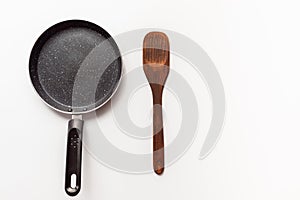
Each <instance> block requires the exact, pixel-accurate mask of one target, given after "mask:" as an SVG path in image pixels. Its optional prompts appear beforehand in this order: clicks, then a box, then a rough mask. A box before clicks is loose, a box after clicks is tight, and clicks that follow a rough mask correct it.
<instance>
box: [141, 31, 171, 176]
mask: <svg viewBox="0 0 300 200" xmlns="http://www.w3.org/2000/svg"><path fill="white" fill-rule="evenodd" d="M169 48H170V47H169V40H168V37H167V35H165V34H164V33H161V32H150V33H148V34H147V35H146V36H145V38H144V44H143V64H144V66H143V69H144V72H145V75H146V77H147V80H148V82H149V84H150V87H151V91H152V97H153V168H154V171H155V173H156V174H158V175H161V174H162V173H163V171H164V131H163V116H162V94H163V89H164V85H165V82H166V80H167V77H168V74H169V68H170V67H169V66H170V59H169V57H170V51H169Z"/></svg>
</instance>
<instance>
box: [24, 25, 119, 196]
mask: <svg viewBox="0 0 300 200" xmlns="http://www.w3.org/2000/svg"><path fill="white" fill-rule="evenodd" d="M121 72H122V60H121V56H120V51H119V49H118V46H117V44H116V43H115V41H114V40H113V39H112V37H111V36H110V35H109V33H107V32H106V31H105V30H104V29H102V28H101V27H99V26H98V25H96V24H93V23H91V22H87V21H82V20H68V21H64V22H60V23H58V24H55V25H54V26H52V27H50V28H49V29H47V30H46V31H45V32H44V33H43V34H42V35H41V36H40V37H39V38H38V40H37V41H36V43H35V44H34V46H33V49H32V51H31V55H30V60H29V73H30V79H31V82H32V84H33V86H34V88H35V90H36V92H37V93H38V95H39V96H40V97H41V99H42V100H43V101H44V102H45V103H46V104H47V105H48V106H50V107H51V108H53V109H54V110H56V111H58V112H61V113H65V114H70V115H72V119H71V120H70V121H69V123H68V139H67V156H66V174H65V191H66V193H67V194H68V195H70V196H75V195H77V194H78V193H79V191H80V187H81V158H82V136H83V133H82V131H83V120H82V114H84V113H88V112H91V111H94V110H96V109H98V108H99V107H101V106H102V105H103V104H105V103H106V102H107V101H108V100H109V99H110V98H111V97H112V95H113V94H114V92H115V91H116V89H117V87H118V85H119V82H120V79H121ZM74 180H75V183H74Z"/></svg>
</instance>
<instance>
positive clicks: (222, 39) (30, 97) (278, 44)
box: [0, 0, 300, 200]
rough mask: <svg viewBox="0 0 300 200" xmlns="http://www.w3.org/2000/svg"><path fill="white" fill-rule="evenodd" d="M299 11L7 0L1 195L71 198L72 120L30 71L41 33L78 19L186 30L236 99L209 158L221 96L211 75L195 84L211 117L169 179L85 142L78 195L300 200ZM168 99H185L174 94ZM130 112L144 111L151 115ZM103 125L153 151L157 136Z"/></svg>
mask: <svg viewBox="0 0 300 200" xmlns="http://www.w3.org/2000/svg"><path fill="white" fill-rule="evenodd" d="M299 9H300V5H299V1H296V0H295V1H292V0H285V1H283V0H282V1H279V0H251V1H250V0H248V1H246V0H210V1H204V0H198V1H196V0H194V1H190V0H185V1H174V0H172V1H171V0H166V1H163V0H152V1H134V0H127V1H114V0H111V1H75V0H73V1H58V0H51V1H32V0H26V1H19V2H17V1H3V2H2V3H1V6H0V20H1V21H0V22H1V36H0V55H1V56H0V58H1V65H0V69H1V73H0V89H1V90H0V91H1V104H0V108H1V120H0V121H1V139H0V158H1V164H0V174H1V176H0V199H3V200H11V199H26V200H27V199H28V200H29V199H30V200H41V199H43V200H53V199H55V200H62V199H70V197H68V196H67V195H66V194H65V192H64V189H63V188H64V169H65V147H66V145H65V144H66V126H67V121H68V118H67V117H66V116H63V115H60V114H58V113H56V112H54V111H52V110H50V109H49V108H48V107H46V106H45V105H44V104H43V103H42V101H41V100H40V99H39V97H38V95H36V94H35V93H34V89H33V88H32V86H31V83H30V79H29V75H28V59H29V55H30V51H31V48H32V46H33V44H34V42H35V40H36V39H37V37H38V36H39V35H40V34H41V33H42V32H43V31H44V30H45V29H47V28H48V27H49V26H51V25H53V24H55V23H57V22H60V21H63V20H67V19H84V20H88V21H92V22H94V23H96V24H99V25H100V26H102V27H103V28H105V29H106V30H107V31H108V32H109V33H110V34H111V35H117V34H121V33H122V32H125V31H130V30H133V29H137V28H149V27H153V28H164V29H169V30H173V31H177V32H179V33H182V34H184V35H186V36H188V37H189V38H191V39H192V40H194V41H195V42H197V43H198V44H199V45H201V46H202V47H203V48H204V50H205V51H206V52H207V53H208V55H209V56H210V57H211V58H212V60H213V61H214V63H215V65H216V66H217V69H218V71H219V73H220V75H221V78H222V80H223V84H224V87H225V93H226V98H227V105H226V106H227V113H226V122H225V126H224V130H223V133H222V137H221V139H220V140H219V143H218V144H217V146H216V148H215V149H214V151H213V152H212V153H211V154H210V155H209V156H208V157H207V158H206V159H204V160H198V155H199V152H200V149H201V145H202V143H203V141H204V138H205V133H206V131H207V129H208V126H209V117H210V110H209V109H207V107H209V97H208V94H207V91H206V90H205V87H204V86H203V85H204V84H203V81H202V80H201V79H200V78H199V79H198V80H194V83H193V85H192V86H193V88H194V89H195V90H196V94H197V95H198V97H199V99H200V101H199V110H200V112H201V114H200V121H201V122H202V123H200V126H199V133H198V136H197V138H196V139H195V141H194V143H193V144H192V146H191V148H190V149H189V150H188V151H187V152H186V153H185V155H184V156H183V157H182V158H181V159H180V160H179V161H178V162H176V163H175V164H174V165H172V166H170V167H168V168H167V169H166V170H165V174H164V175H163V176H162V177H158V176H156V175H154V174H144V175H132V174H124V173H120V172H117V171H115V170H112V169H110V168H107V167H105V166H103V165H101V164H100V163H98V162H97V161H96V160H95V159H93V158H92V156H91V155H90V154H89V153H87V151H86V150H84V152H83V156H84V157H83V177H82V179H83V180H82V190H81V192H80V194H79V195H78V196H77V197H75V198H74V199H86V200H87V199H88V200H96V199H97V200H98V199H103V200H115V199H132V200H138V199H143V200H150V199H178V200H179V199H189V200H196V199H205V200H220V199H226V200H227V199H228V200H229V199H230V200H253V199H261V200H263V199H273V200H277V199H278V200H281V199H289V200H294V199H295V200H296V199H300V156H299V154H300V145H299V143H300V126H299V121H300V117H299V116H300V115H299V113H300V103H299V102H300V79H299V75H300V70H299V68H300V59H299V55H300V52H299V51H300V48H299V46H300V28H299V19H300V12H299ZM133 57H134V56H133ZM137 58H138V57H137ZM131 62H133V63H134V62H137V63H138V62H141V61H137V60H135V61H133V60H132V58H131V57H130V56H129V57H127V58H124V64H125V67H126V69H125V71H126V70H127V71H128V70H130V69H131V68H130V66H131ZM176 63H177V65H176ZM179 63H180V62H179V61H178V62H176V61H175V60H174V66H173V67H174V68H176V67H177V68H178V69H180V67H181V66H179V65H178V64H179ZM175 65H176V66H175ZM181 70H183V71H182V73H184V71H185V69H181ZM178 71H180V70H178ZM186 72H187V71H186ZM186 74H187V75H186V76H187V77H186V78H187V79H189V77H188V76H189V74H188V73H186ZM191 76H192V75H191ZM197 84H198V85H200V87H196V85H197ZM199 88H200V89H199ZM143 95H144V96H145V97H146V96H147V95H148V97H149V94H147V90H145V91H144V92H143V91H141V93H139V95H137V96H136V97H135V98H133V101H135V102H136V103H135V104H136V105H137V106H140V105H139V103H138V102H141V101H139V99H147V98H145V97H143ZM201 95H202V96H201ZM134 99H135V100H134ZM165 99H166V102H172V99H174V97H173V96H172V94H170V93H168V92H166V93H165ZM201 99H202V100H201ZM149 102H150V100H149ZM131 107H133V108H134V106H132V105H131V106H130V108H131ZM174 107H176V104H174ZM149 109H150V108H149ZM175 110H176V109H175ZM177 110H179V109H177ZM135 111H136V112H135ZM130 112H131V115H132V116H133V120H134V118H138V117H136V116H138V115H141V114H142V112H138V111H137V109H132V110H131V111H130ZM170 112H171V111H170ZM170 112H169V113H170ZM176 112H177V111H176ZM176 112H175V111H174V112H173V115H175V116H176ZM174 113H175V114H174ZM178 113H179V111H178ZM147 114H148V115H149V113H148V111H147ZM148 115H147V116H148ZM173 115H170V114H168V112H167V113H166V142H167V143H169V142H170V141H171V139H172V138H173V137H174V134H176V131H175V129H176V127H175V128H174V126H172V125H171V123H172V117H173ZM98 116H99V119H98V121H99V123H101V122H104V121H105V120H109V119H110V117H111V115H110V112H109V111H107V112H105V113H103V115H101V112H99V115H98ZM149 116H151V115H149ZM148 118H151V117H148ZM148 118H147V119H145V120H146V121H147V120H148V122H149V120H150V119H148ZM136 121H137V122H136V123H144V122H145V121H143V120H140V121H138V120H137V119H136ZM101 124H104V125H103V126H105V130H107V131H108V132H106V134H107V135H108V137H110V140H111V141H112V143H113V144H114V145H116V146H118V147H119V148H122V149H124V150H126V151H133V152H135V153H139V151H141V152H148V151H150V150H151V140H148V141H146V142H145V141H143V144H144V145H139V146H136V148H133V147H134V145H132V144H133V143H130V142H128V141H127V140H128V138H126V136H124V135H123V136H120V137H119V140H118V137H115V136H116V135H115V136H113V134H112V135H111V136H109V135H110V132H109V130H112V129H114V128H115V125H114V124H110V125H107V123H101ZM105 124H106V125H105ZM87 125H88V122H87ZM112 132H113V131H112ZM168 132H169V133H170V132H172V134H173V135H172V134H167V133H168ZM85 134H88V132H86V133H85ZM138 142H139V141H137V142H135V143H138ZM129 144H131V145H129ZM137 145H138V144H137Z"/></svg>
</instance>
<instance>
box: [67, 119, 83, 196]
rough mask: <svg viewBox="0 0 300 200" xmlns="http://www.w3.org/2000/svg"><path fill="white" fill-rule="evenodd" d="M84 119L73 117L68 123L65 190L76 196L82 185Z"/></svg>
mask: <svg viewBox="0 0 300 200" xmlns="http://www.w3.org/2000/svg"><path fill="white" fill-rule="evenodd" d="M82 130H83V120H82V119H77V118H76V119H71V120H70V121H69V125H68V142H67V159H66V175H65V191H66V193H67V194H68V195H70V196H76V195H77V194H78V193H79V191H80V187H81V157H82Z"/></svg>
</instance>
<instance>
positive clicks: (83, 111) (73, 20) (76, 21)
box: [28, 19, 123, 115]
mask: <svg viewBox="0 0 300 200" xmlns="http://www.w3.org/2000/svg"><path fill="white" fill-rule="evenodd" d="M67 23H70V24H72V23H81V24H84V23H86V24H89V25H92V26H93V27H96V28H97V29H98V30H101V31H102V33H104V34H105V35H104V37H105V38H106V39H109V38H111V39H112V41H113V44H111V45H112V47H113V49H114V51H117V53H118V54H119V58H117V59H118V62H119V64H118V65H119V68H120V75H119V77H118V80H117V82H116V83H115V85H114V88H113V91H112V93H111V94H110V95H109V97H108V98H107V99H106V100H105V101H103V102H102V103H100V104H99V105H97V103H96V102H95V103H93V104H90V105H89V106H91V107H92V108H91V109H87V110H82V111H74V109H73V108H82V107H72V106H68V105H63V104H62V103H58V104H59V105H62V106H63V107H66V108H71V109H72V110H71V111H65V110H61V109H59V108H57V107H55V106H53V105H51V103H49V102H47V101H46V100H45V98H43V96H42V95H41V94H40V93H39V91H38V88H37V87H38V86H37V85H36V84H35V83H34V82H33V79H32V73H31V69H32V62H33V59H34V58H35V57H36V55H33V51H36V48H37V45H38V43H40V42H41V40H42V37H45V35H46V34H49V31H51V30H52V29H55V28H56V27H57V26H59V25H64V24H67ZM76 27H79V28H80V27H85V28H89V29H91V30H94V29H92V28H91V27H88V26H80V25H79V26H78V25H77V26H76ZM94 31H95V32H97V33H99V31H97V30H94ZM55 32H59V31H55ZM53 35H54V34H53ZM42 43H44V42H42ZM28 69H29V70H28V71H29V79H30V82H31V87H33V88H34V91H35V93H36V94H37V95H38V96H39V97H40V99H41V100H42V102H44V104H46V105H47V106H48V107H50V108H51V109H53V110H55V111H57V112H59V113H63V114H67V115H82V114H86V113H90V112H93V111H95V110H97V109H99V108H100V107H102V106H103V105H104V104H106V103H107V102H108V101H110V100H111V98H112V97H113V96H114V94H115V93H116V92H117V90H118V88H119V86H120V82H121V79H122V77H123V59H122V56H121V52H120V49H119V47H118V45H117V43H116V42H115V40H114V39H113V37H112V36H111V35H110V34H109V33H108V32H107V31H106V30H104V29H103V28H102V27H100V26H98V25H97V24H95V23H92V22H89V21H86V20H80V19H72V20H65V21H62V22H58V23H56V24H54V25H52V26H50V27H49V28H48V29H46V30H45V31H44V32H43V33H42V34H41V35H40V36H39V37H38V39H37V40H36V41H35V43H34V45H33V48H32V50H31V53H30V58H29V65H28ZM43 92H45V93H47V92H46V91H45V90H43ZM47 96H48V97H50V98H51V96H49V95H48V94H47ZM51 99H52V98H51ZM52 101H55V100H54V99H52ZM95 105H97V106H95ZM89 106H85V107H89ZM93 106H95V107H93Z"/></svg>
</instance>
